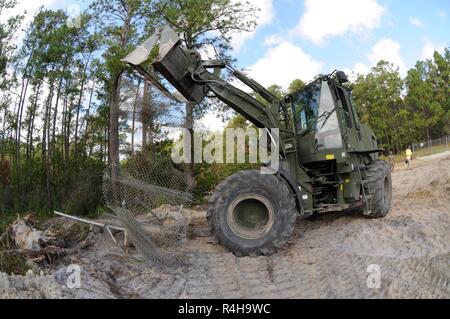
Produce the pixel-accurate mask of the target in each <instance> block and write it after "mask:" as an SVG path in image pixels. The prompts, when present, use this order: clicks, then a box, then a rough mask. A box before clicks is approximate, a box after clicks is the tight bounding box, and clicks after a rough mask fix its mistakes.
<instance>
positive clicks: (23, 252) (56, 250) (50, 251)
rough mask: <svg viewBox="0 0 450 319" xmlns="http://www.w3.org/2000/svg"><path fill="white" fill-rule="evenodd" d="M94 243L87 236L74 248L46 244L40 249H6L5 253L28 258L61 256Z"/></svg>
mask: <svg viewBox="0 0 450 319" xmlns="http://www.w3.org/2000/svg"><path fill="white" fill-rule="evenodd" d="M93 244H94V243H93V242H92V241H91V240H90V238H87V239H86V240H85V241H83V242H81V243H79V244H78V245H77V246H76V247H74V248H70V249H69V248H61V247H56V246H47V247H45V248H42V249H40V250H28V249H10V250H6V251H5V254H7V255H12V256H19V257H25V258H26V259H28V258H38V257H42V256H48V255H53V256H54V255H56V256H62V255H71V254H73V253H76V252H78V251H80V250H82V249H86V248H88V247H90V246H92V245H93Z"/></svg>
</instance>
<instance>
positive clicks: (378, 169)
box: [366, 161, 392, 218]
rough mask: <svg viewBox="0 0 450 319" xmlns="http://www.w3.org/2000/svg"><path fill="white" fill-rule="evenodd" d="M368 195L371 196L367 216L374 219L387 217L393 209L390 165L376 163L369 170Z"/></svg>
mask: <svg viewBox="0 0 450 319" xmlns="http://www.w3.org/2000/svg"><path fill="white" fill-rule="evenodd" d="M367 181H368V184H367V187H366V194H368V195H370V196H371V200H369V205H368V206H369V210H368V211H366V215H367V216H369V217H372V218H383V217H386V216H387V214H388V213H389V210H390V209H391V202H392V178H391V170H390V168H389V165H388V164H387V163H386V162H384V161H376V162H373V163H372V164H370V165H369V167H368V168H367Z"/></svg>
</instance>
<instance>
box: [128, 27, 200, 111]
mask: <svg viewBox="0 0 450 319" xmlns="http://www.w3.org/2000/svg"><path fill="white" fill-rule="evenodd" d="M155 49H158V54H157V56H156V58H155V59H154V60H153V61H149V59H150V58H151V55H152V53H153V52H154V50H155ZM199 56H200V55H199V54H198V53H196V52H195V51H190V50H188V49H187V48H186V47H183V45H182V41H181V39H180V38H179V37H178V35H177V34H176V33H175V32H174V31H173V30H172V29H171V28H169V27H163V28H160V29H159V30H158V31H157V32H156V33H155V34H154V35H153V36H152V37H150V38H149V39H148V40H147V41H145V42H144V43H143V44H141V45H140V46H139V47H138V48H136V50H134V51H133V52H132V53H130V54H129V55H128V56H127V57H126V58H125V59H123V60H122V61H124V62H126V63H128V64H129V65H130V66H132V67H133V68H134V69H136V70H137V71H138V72H139V73H141V74H142V75H143V76H144V77H145V78H146V79H147V80H149V81H150V82H152V84H156V83H155V81H156V82H157V84H156V86H157V87H158V88H159V89H160V90H162V91H163V93H166V92H164V90H166V91H167V89H165V87H164V86H163V85H162V84H160V83H159V82H158V81H157V80H156V79H155V78H154V77H153V76H152V75H151V74H150V73H149V72H148V71H146V70H144V69H143V67H142V64H144V63H145V62H151V63H152V65H153V67H154V69H155V70H156V71H158V72H159V73H160V74H161V75H162V76H163V77H164V78H165V79H166V80H167V81H168V82H169V83H170V84H172V85H173V86H174V87H175V88H176V89H177V90H178V92H179V93H181V95H183V96H184V97H185V98H186V99H187V100H188V101H191V102H195V103H201V102H202V101H203V99H204V98H205V97H206V94H207V91H208V90H207V88H206V87H205V85H203V84H200V83H198V82H196V81H194V80H193V79H192V75H191V74H192V73H191V72H190V70H193V69H195V68H196V66H197V63H199V62H201V59H200V58H199ZM161 86H162V87H161ZM167 92H168V91H167ZM170 93H171V94H172V95H175V96H176V94H175V93H174V92H170ZM177 100H179V101H180V99H177Z"/></svg>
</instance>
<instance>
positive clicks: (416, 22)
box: [409, 17, 425, 28]
mask: <svg viewBox="0 0 450 319" xmlns="http://www.w3.org/2000/svg"><path fill="white" fill-rule="evenodd" d="M409 23H411V24H412V25H413V26H415V27H419V28H422V27H423V26H425V24H424V23H423V22H422V20H420V19H419V18H416V17H410V18H409Z"/></svg>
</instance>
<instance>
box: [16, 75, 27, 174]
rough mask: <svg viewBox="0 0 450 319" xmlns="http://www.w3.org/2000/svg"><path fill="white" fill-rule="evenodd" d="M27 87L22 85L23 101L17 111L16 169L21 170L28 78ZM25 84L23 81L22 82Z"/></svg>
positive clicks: (21, 100)
mask: <svg viewBox="0 0 450 319" xmlns="http://www.w3.org/2000/svg"><path fill="white" fill-rule="evenodd" d="M25 82H26V83H25V86H23V85H22V92H21V99H20V103H19V108H18V110H17V120H16V125H17V127H16V169H17V170H18V169H19V162H20V149H21V145H20V135H21V127H22V115H23V107H24V105H25V99H26V96H27V91H28V83H29V79H28V78H27V79H26V80H25ZM22 83H23V81H22Z"/></svg>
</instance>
